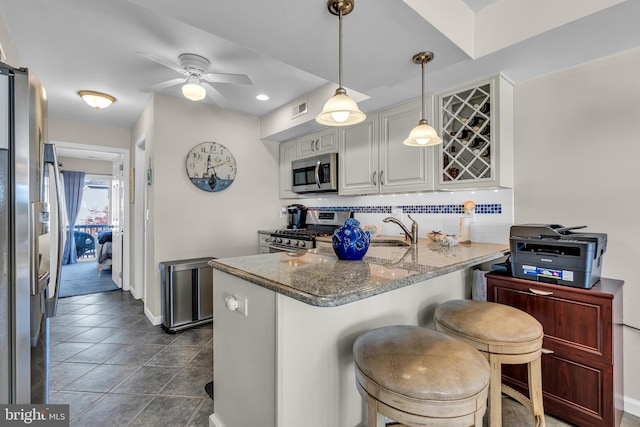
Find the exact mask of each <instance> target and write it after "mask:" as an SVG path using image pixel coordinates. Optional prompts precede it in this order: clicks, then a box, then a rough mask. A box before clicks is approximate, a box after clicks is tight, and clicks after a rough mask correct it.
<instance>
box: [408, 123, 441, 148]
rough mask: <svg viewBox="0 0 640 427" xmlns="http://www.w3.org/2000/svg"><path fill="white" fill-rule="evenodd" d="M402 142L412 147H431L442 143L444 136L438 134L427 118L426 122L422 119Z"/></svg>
mask: <svg viewBox="0 0 640 427" xmlns="http://www.w3.org/2000/svg"><path fill="white" fill-rule="evenodd" d="M402 143H403V144H404V145H409V146H411V147H430V146H432V145H438V144H442V138H440V137H439V136H438V133H437V132H436V130H435V129H434V128H432V127H431V126H429V125H428V124H427V122H426V120H425V121H424V122H423V121H422V120H421V121H420V123H419V124H418V126H416V127H414V128H413V129H412V130H411V132H410V133H409V136H408V137H407V139H405V140H404V141H402Z"/></svg>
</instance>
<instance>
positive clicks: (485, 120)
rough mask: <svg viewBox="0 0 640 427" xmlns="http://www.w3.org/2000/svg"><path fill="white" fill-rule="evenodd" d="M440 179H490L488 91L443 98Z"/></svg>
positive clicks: (479, 89) (475, 90)
mask: <svg viewBox="0 0 640 427" xmlns="http://www.w3.org/2000/svg"><path fill="white" fill-rule="evenodd" d="M442 134H443V141H444V143H443V146H442V166H443V168H442V179H443V181H465V180H477V179H484V178H491V167H492V162H491V87H490V84H489V83H487V84H485V85H482V86H479V87H474V88H471V89H468V90H465V91H462V92H458V93H455V94H452V95H449V96H445V97H443V98H442Z"/></svg>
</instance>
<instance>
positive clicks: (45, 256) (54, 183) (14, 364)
mask: <svg viewBox="0 0 640 427" xmlns="http://www.w3.org/2000/svg"><path fill="white" fill-rule="evenodd" d="M47 141H48V140H47V100H46V94H45V92H44V89H43V88H42V86H41V85H40V83H39V82H38V80H37V79H36V78H35V77H34V76H33V75H32V74H31V73H30V72H29V71H28V70H27V69H24V68H22V69H16V68H12V67H9V66H7V65H5V64H1V63H0V349H2V350H0V403H3V404H6V403H9V404H25V403H34V404H37V403H47V399H48V392H49V387H48V382H49V318H50V317H52V316H55V312H56V308H57V302H58V301H57V297H58V290H59V289H60V261H61V258H60V257H61V255H62V245H63V244H64V230H63V229H62V228H63V225H62V222H61V221H63V216H62V203H61V191H60V185H59V184H60V174H59V171H58V162H57V159H56V153H55V147H54V146H53V145H51V144H48V143H47Z"/></svg>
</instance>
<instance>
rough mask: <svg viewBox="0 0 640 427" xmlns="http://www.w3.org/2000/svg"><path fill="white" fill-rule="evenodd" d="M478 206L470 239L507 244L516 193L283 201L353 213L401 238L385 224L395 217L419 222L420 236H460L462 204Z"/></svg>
mask: <svg viewBox="0 0 640 427" xmlns="http://www.w3.org/2000/svg"><path fill="white" fill-rule="evenodd" d="M467 200H472V201H473V202H474V203H475V204H476V209H475V221H474V223H472V225H471V239H472V241H476V242H485V243H505V244H506V243H508V242H509V227H510V226H511V225H512V224H513V190H511V189H508V188H504V189H494V190H475V191H455V192H437V193H412V194H387V195H377V196H355V197H354V196H349V197H344V196H338V195H333V194H332V195H324V194H323V195H317V196H316V197H309V198H302V199H297V200H291V201H288V200H283V206H287V205H289V204H291V203H300V204H303V205H305V206H307V208H309V209H315V210H323V211H326V210H340V211H351V212H353V213H354V217H355V218H356V219H358V221H360V223H361V224H363V225H365V224H366V225H368V224H371V225H376V226H378V229H379V230H380V233H381V234H385V235H399V234H402V230H400V228H399V227H398V226H397V225H395V224H393V223H384V222H383V221H382V220H383V219H384V218H386V217H388V216H395V217H397V218H398V219H400V220H401V221H403V222H404V223H405V224H406V225H407V226H408V225H410V223H411V221H410V220H409V218H407V215H411V217H412V218H413V219H414V220H415V221H416V222H417V223H418V226H419V232H420V237H426V235H427V232H429V231H432V230H436V231H444V232H445V233H447V234H458V233H459V223H460V217H461V216H462V215H463V214H464V210H463V204H464V202H466V201H467Z"/></svg>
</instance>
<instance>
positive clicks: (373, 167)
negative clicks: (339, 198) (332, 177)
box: [338, 114, 379, 195]
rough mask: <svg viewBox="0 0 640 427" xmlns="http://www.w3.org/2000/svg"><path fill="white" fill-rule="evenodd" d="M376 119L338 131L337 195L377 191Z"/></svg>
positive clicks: (371, 117) (371, 118)
mask: <svg viewBox="0 0 640 427" xmlns="http://www.w3.org/2000/svg"><path fill="white" fill-rule="evenodd" d="M377 135H378V116H377V115H376V114H371V115H369V117H367V119H366V120H365V121H364V122H362V123H358V124H357V125H352V126H347V127H341V128H340V137H339V140H340V150H339V151H338V185H339V194H344V195H347V194H370V193H377V192H378V185H379V180H378V158H379V155H378V137H377Z"/></svg>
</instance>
